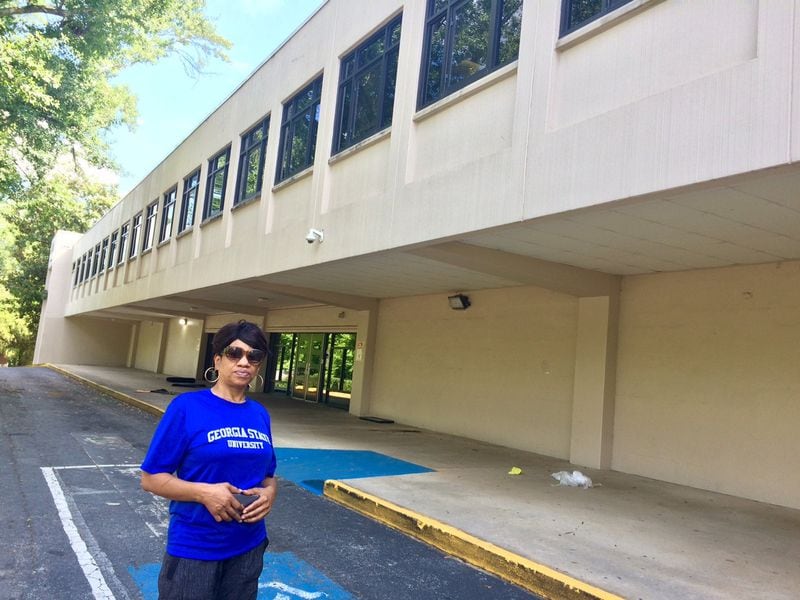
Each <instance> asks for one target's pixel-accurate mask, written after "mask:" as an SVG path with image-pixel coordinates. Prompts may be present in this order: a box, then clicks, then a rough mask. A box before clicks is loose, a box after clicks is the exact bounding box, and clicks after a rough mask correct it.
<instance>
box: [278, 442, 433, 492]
mask: <svg viewBox="0 0 800 600" xmlns="http://www.w3.org/2000/svg"><path fill="white" fill-rule="evenodd" d="M275 454H276V455H277V457H278V473H277V476H278V479H281V478H283V479H288V480H290V481H293V482H294V483H296V484H297V485H299V486H301V487H303V488H305V489H307V490H309V491H311V492H314V493H315V494H317V495H320V494H322V487H323V484H324V483H325V480H327V479H359V478H362V477H386V476H389V475H411V474H414V473H428V472H430V471H432V470H433V469H429V468H428V467H423V466H422V465H417V464H414V463H411V462H407V461H404V460H400V459H397V458H392V457H391V456H387V455H385V454H380V453H378V452H372V451H369V450H329V449H323V450H319V449H312V448H276V449H275Z"/></svg>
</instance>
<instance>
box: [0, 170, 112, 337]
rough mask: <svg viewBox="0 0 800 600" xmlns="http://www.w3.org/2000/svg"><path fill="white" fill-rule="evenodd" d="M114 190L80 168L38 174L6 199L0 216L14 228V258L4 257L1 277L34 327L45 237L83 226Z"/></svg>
mask: <svg viewBox="0 0 800 600" xmlns="http://www.w3.org/2000/svg"><path fill="white" fill-rule="evenodd" d="M116 200H117V197H116V190H115V189H114V188H113V187H110V186H104V185H102V184H100V183H97V182H95V181H94V180H92V179H91V178H90V177H87V176H86V174H85V173H83V172H81V171H80V170H76V171H74V172H71V173H70V172H59V173H54V174H53V175H51V176H48V177H46V178H43V179H40V180H38V181H37V182H36V183H34V184H33V185H32V186H31V187H30V188H29V189H27V190H26V191H25V193H24V194H21V195H20V196H19V197H18V198H16V199H15V200H14V201H13V202H11V203H9V204H7V205H6V206H5V210H4V214H3V216H4V219H5V220H6V222H7V223H8V224H9V225H10V227H11V228H12V230H13V231H14V232H15V235H14V240H13V242H12V244H11V249H12V255H13V257H14V259H13V260H12V259H11V258H10V257H6V268H5V273H4V281H5V283H6V287H7V289H8V291H9V292H11V294H12V297H13V302H7V303H6V305H7V306H8V305H11V306H12V307H13V309H14V312H15V313H16V314H17V315H18V316H19V317H20V318H21V319H22V320H23V322H24V323H25V324H26V325H27V326H28V328H29V329H30V330H31V331H35V330H36V327H37V324H38V321H39V315H40V312H41V307H42V299H43V298H42V294H43V292H44V284H45V278H46V276H47V262H48V259H49V257H50V242H51V241H52V239H53V236H54V235H55V233H56V231H58V230H59V229H63V230H67V231H78V232H83V231H86V230H87V229H88V228H89V227H91V225H92V224H93V223H94V222H95V221H96V220H97V219H98V218H100V217H101V216H102V215H103V214H104V213H105V212H106V211H107V210H108V209H109V208H110V207H111V206H112V205H113V204H114V202H116Z"/></svg>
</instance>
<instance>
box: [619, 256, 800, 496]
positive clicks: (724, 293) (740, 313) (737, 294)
mask: <svg viewBox="0 0 800 600" xmlns="http://www.w3.org/2000/svg"><path fill="white" fill-rule="evenodd" d="M620 321H621V324H620V341H619V369H618V377H617V398H616V410H617V412H616V427H615V433H614V455H613V456H614V459H613V468H614V469H617V470H620V471H624V472H628V473H636V474H641V475H646V476H648V477H654V478H656V479H662V480H666V481H673V482H676V483H681V484H687V485H692V486H697V487H702V488H707V489H712V490H715V491H720V492H726V493H730V494H735V495H739V496H745V497H748V498H754V499H757V500H763V501H765V502H773V503H776V504H783V505H786V506H792V507H795V508H800V478H798V477H797V474H798V473H800V436H798V434H797V428H798V424H800V402H798V399H800V368H799V367H798V365H800V343H798V340H800V262H792V263H776V264H768V265H760V266H753V267H735V268H725V269H715V270H700V271H691V272H684V273H674V274H661V275H652V276H640V277H629V278H626V279H625V280H624V284H623V292H622V310H621V318H620Z"/></svg>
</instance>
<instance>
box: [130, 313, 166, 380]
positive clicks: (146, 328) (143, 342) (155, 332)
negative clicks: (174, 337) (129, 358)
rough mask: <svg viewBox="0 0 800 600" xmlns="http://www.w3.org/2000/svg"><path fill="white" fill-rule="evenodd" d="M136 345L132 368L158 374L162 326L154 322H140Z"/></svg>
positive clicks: (162, 333)
mask: <svg viewBox="0 0 800 600" xmlns="http://www.w3.org/2000/svg"><path fill="white" fill-rule="evenodd" d="M138 327H139V334H138V337H137V344H136V357H135V359H134V364H133V366H134V368H136V369H142V370H144V371H153V372H154V373H158V371H159V369H158V366H159V359H160V357H161V346H162V342H163V339H162V336H163V335H164V324H163V323H158V322H155V321H141V322H140V323H139V326H138Z"/></svg>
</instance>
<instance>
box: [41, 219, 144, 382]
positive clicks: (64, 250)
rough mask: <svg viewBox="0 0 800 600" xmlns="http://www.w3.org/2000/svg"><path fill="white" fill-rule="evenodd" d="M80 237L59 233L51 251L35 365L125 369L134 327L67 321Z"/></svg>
mask: <svg viewBox="0 0 800 600" xmlns="http://www.w3.org/2000/svg"><path fill="white" fill-rule="evenodd" d="M80 237H81V236H80V234H77V233H73V232H68V231H58V232H56V235H55V236H54V237H53V241H52V243H51V247H50V263H49V266H48V271H47V281H46V288H47V297H46V299H45V300H44V301H43V302H42V312H41V317H40V319H39V329H38V332H37V339H36V350H35V353H34V357H33V362H34V363H35V364H41V363H53V364H59V363H62V364H83V365H100V366H110V367H122V366H125V365H126V361H127V356H128V355H127V350H128V344H129V341H130V339H131V336H132V334H133V324H132V323H131V322H129V321H120V320H115V319H91V318H84V317H72V318H69V319H65V318H64V308H65V304H66V301H67V299H68V297H69V293H70V286H71V281H72V275H71V273H72V271H71V269H72V267H71V262H72V249H73V246H74V244H75V243H76V242H77V240H79V239H80Z"/></svg>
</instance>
